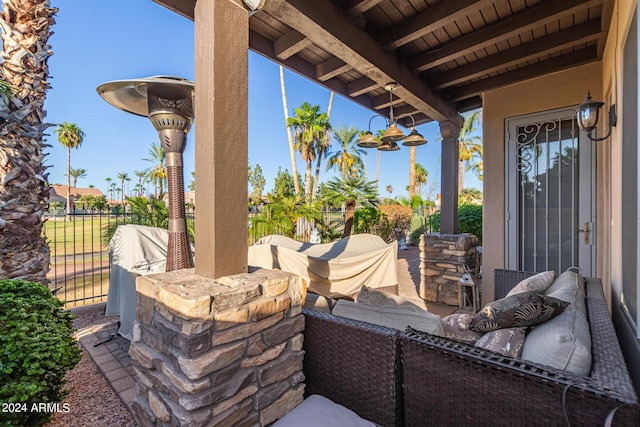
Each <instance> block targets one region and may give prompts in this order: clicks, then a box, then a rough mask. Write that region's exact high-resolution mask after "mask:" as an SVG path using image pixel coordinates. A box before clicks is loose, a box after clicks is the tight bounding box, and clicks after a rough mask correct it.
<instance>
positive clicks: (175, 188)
mask: <svg viewBox="0 0 640 427" xmlns="http://www.w3.org/2000/svg"><path fill="white" fill-rule="evenodd" d="M97 91H98V94H100V96H101V97H102V98H104V100H105V101H107V102H108V103H109V104H111V105H113V106H114V107H116V108H119V109H120V110H123V111H126V112H128V113H132V114H136V115H138V116H143V117H148V118H149V120H151V123H152V124H153V126H154V127H155V129H156V131H158V135H159V136H160V142H161V144H162V148H163V150H164V152H165V154H166V159H167V178H168V181H169V244H168V246H167V266H166V271H172V270H180V269H183V268H191V267H193V255H192V253H191V246H190V244H189V239H188V238H187V222H186V217H185V208H184V170H183V169H184V168H183V164H182V154H183V153H184V149H185V147H186V144H187V133H188V132H189V129H190V128H191V124H192V122H193V118H194V117H193V96H194V84H193V82H192V81H190V80H186V79H182V78H179V77H171V76H153V77H146V78H142V79H134V80H116V81H111V82H107V83H103V84H101V85H100V86H98V88H97Z"/></svg>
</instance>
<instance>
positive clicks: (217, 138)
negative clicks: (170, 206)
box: [194, 0, 249, 278]
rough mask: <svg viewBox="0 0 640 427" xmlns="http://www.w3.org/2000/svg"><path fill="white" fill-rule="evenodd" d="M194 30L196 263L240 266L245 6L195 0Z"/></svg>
mask: <svg viewBox="0 0 640 427" xmlns="http://www.w3.org/2000/svg"><path fill="white" fill-rule="evenodd" d="M194 33H195V70H194V71H195V134H196V141H195V157H196V158H195V170H196V186H197V191H196V200H195V204H196V209H197V210H198V220H197V221H196V224H195V227H196V229H195V234H196V236H197V238H196V244H195V249H196V250H195V253H196V257H195V268H196V273H197V274H199V275H200V276H204V277H209V278H216V277H223V276H228V275H231V274H238V273H246V272H247V252H248V248H247V216H248V211H247V195H246V194H247V165H248V163H247V162H248V160H247V159H248V138H249V136H248V135H249V131H248V125H247V121H248V117H249V109H248V55H249V12H248V11H247V10H245V9H244V7H243V6H242V1H241V0H198V1H197V2H196V5H195V10H194Z"/></svg>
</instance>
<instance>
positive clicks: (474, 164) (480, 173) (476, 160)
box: [467, 145, 484, 181]
mask: <svg viewBox="0 0 640 427" xmlns="http://www.w3.org/2000/svg"><path fill="white" fill-rule="evenodd" d="M482 156H483V153H482V145H481V146H480V147H479V150H477V151H476V152H475V153H473V158H472V159H471V160H470V161H469V164H467V171H471V172H473V173H475V174H476V176H477V177H478V179H479V180H480V181H482V179H483V178H484V163H483V161H482Z"/></svg>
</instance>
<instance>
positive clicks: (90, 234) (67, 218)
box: [44, 208, 426, 307]
mask: <svg viewBox="0 0 640 427" xmlns="http://www.w3.org/2000/svg"><path fill="white" fill-rule="evenodd" d="M254 215H255V213H252V212H250V213H249V222H251V218H252V217H253V216H254ZM132 216H135V215H134V214H132V213H129V212H124V211H123V210H122V209H118V208H116V209H110V210H108V211H90V210H86V211H84V210H77V211H74V212H72V213H71V214H69V215H67V214H65V213H64V212H56V213H50V214H48V215H47V221H46V223H45V226H44V233H45V236H46V237H47V241H48V242H49V247H50V250H51V266H50V267H51V268H50V271H49V273H48V275H47V278H48V279H49V281H50V283H49V286H50V288H51V289H52V290H53V291H55V292H56V295H57V296H58V297H59V298H60V299H61V300H63V301H66V306H67V307H76V306H81V305H87V304H94V303H98V302H103V301H106V299H107V294H108V291H109V275H110V266H109V251H108V245H107V242H108V238H107V237H108V236H105V230H106V229H107V228H108V227H110V228H111V229H115V227H114V226H117V225H119V224H124V223H131V220H132ZM194 218H195V213H194V211H193V209H187V219H191V220H192V219H194ZM322 220H323V225H322V226H316V225H315V224H313V223H310V222H308V221H306V220H304V219H299V220H298V222H297V224H296V233H295V235H294V236H293V238H294V239H296V240H299V241H304V242H314V243H317V242H318V241H317V240H315V241H314V238H315V239H318V238H319V236H317V233H318V231H320V229H322V230H323V231H324V233H325V238H326V233H332V234H333V235H334V236H337V237H339V235H340V234H341V233H342V229H343V227H344V220H345V215H344V212H343V211H340V210H325V211H323V212H322ZM420 221H422V222H423V223H425V224H426V220H425V219H424V218H421V219H420ZM247 230H248V233H247V243H248V244H249V245H252V244H254V243H255V242H256V241H258V240H259V239H260V238H261V237H263V236H265V235H266V234H283V233H282V232H281V231H279V230H277V229H275V230H274V228H273V227H271V228H270V233H267V232H266V231H265V230H261V229H260V227H249V224H248V226H247Z"/></svg>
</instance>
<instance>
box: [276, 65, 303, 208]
mask: <svg viewBox="0 0 640 427" xmlns="http://www.w3.org/2000/svg"><path fill="white" fill-rule="evenodd" d="M280 90H281V91H282V106H283V108H284V125H285V127H286V128H287V139H288V141H289V154H290V155H291V171H292V174H293V188H294V191H295V192H296V197H298V198H299V197H300V183H299V182H298V168H297V167H296V149H295V148H294V146H293V136H292V135H291V127H290V126H289V125H288V124H287V122H288V121H289V108H288V107H287V92H286V91H285V87H284V67H282V65H281V66H280Z"/></svg>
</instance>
